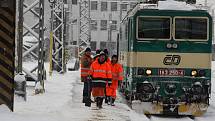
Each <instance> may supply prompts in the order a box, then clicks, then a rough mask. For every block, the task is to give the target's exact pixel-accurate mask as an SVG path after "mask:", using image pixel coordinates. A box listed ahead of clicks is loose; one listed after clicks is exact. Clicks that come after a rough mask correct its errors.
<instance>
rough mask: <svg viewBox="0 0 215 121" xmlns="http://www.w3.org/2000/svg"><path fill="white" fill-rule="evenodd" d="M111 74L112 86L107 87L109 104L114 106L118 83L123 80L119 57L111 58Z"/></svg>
mask: <svg viewBox="0 0 215 121" xmlns="http://www.w3.org/2000/svg"><path fill="white" fill-rule="evenodd" d="M111 72H112V84H111V85H110V86H109V85H106V95H107V97H108V104H109V105H112V106H114V105H115V104H114V101H115V99H116V90H117V88H118V82H119V81H122V80H123V69H122V66H121V64H119V63H118V57H117V55H113V56H112V57H111Z"/></svg>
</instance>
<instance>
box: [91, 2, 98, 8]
mask: <svg viewBox="0 0 215 121" xmlns="http://www.w3.org/2000/svg"><path fill="white" fill-rule="evenodd" d="M97 5H98V2H97V1H91V10H97Z"/></svg>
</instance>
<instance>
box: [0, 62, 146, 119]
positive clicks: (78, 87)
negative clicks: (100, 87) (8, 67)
mask: <svg viewBox="0 0 215 121" xmlns="http://www.w3.org/2000/svg"><path fill="white" fill-rule="evenodd" d="M24 65H25V67H29V68H30V67H33V65H34V63H33V62H32V63H31V62H28V63H25V64H24ZM46 67H48V63H46ZM47 71H48V68H47ZM33 85H34V83H31V82H30V83H28V87H27V101H26V102H25V101H23V99H22V98H21V97H17V96H15V104H14V112H10V111H9V110H8V109H7V107H6V106H4V105H1V106H0V117H1V118H0V121H97V120H105V121H112V120H113V121H147V120H148V119H147V118H146V117H145V116H144V115H142V114H137V113H136V112H134V111H132V110H131V109H130V108H129V107H128V106H127V105H126V104H124V103H122V102H123V100H122V99H121V98H119V99H118V100H117V101H116V106H114V107H112V106H108V105H106V104H104V106H103V107H104V108H103V109H101V110H95V104H92V107H85V106H84V104H83V103H81V101H82V88H83V83H81V82H80V72H79V71H69V72H67V73H65V74H58V73H53V75H52V76H51V77H50V76H48V77H47V81H45V93H44V94H39V95H34V87H33Z"/></svg>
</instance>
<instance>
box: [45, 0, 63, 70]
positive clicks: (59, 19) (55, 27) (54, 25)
mask: <svg viewBox="0 0 215 121" xmlns="http://www.w3.org/2000/svg"><path fill="white" fill-rule="evenodd" d="M49 2H50V3H51V8H52V11H51V33H50V55H51V56H50V74H51V73H52V71H53V70H56V71H58V72H59V73H64V72H65V71H66V64H65V27H66V26H65V8H64V4H65V0H49Z"/></svg>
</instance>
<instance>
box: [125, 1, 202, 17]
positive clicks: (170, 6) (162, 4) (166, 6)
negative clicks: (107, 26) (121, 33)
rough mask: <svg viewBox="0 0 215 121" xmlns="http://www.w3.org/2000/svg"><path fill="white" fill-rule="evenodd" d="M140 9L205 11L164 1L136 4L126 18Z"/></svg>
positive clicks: (197, 7)
mask: <svg viewBox="0 0 215 121" xmlns="http://www.w3.org/2000/svg"><path fill="white" fill-rule="evenodd" d="M142 9H157V10H186V11H192V10H205V9H204V7H201V6H200V7H199V5H190V4H186V2H181V1H174V0H166V1H158V4H148V3H141V4H138V5H137V6H136V7H135V8H134V9H133V10H131V11H129V12H128V15H127V16H133V15H134V14H135V13H136V12H137V11H138V10H142ZM127 16H126V17H127ZM126 17H125V18H126Z"/></svg>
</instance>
